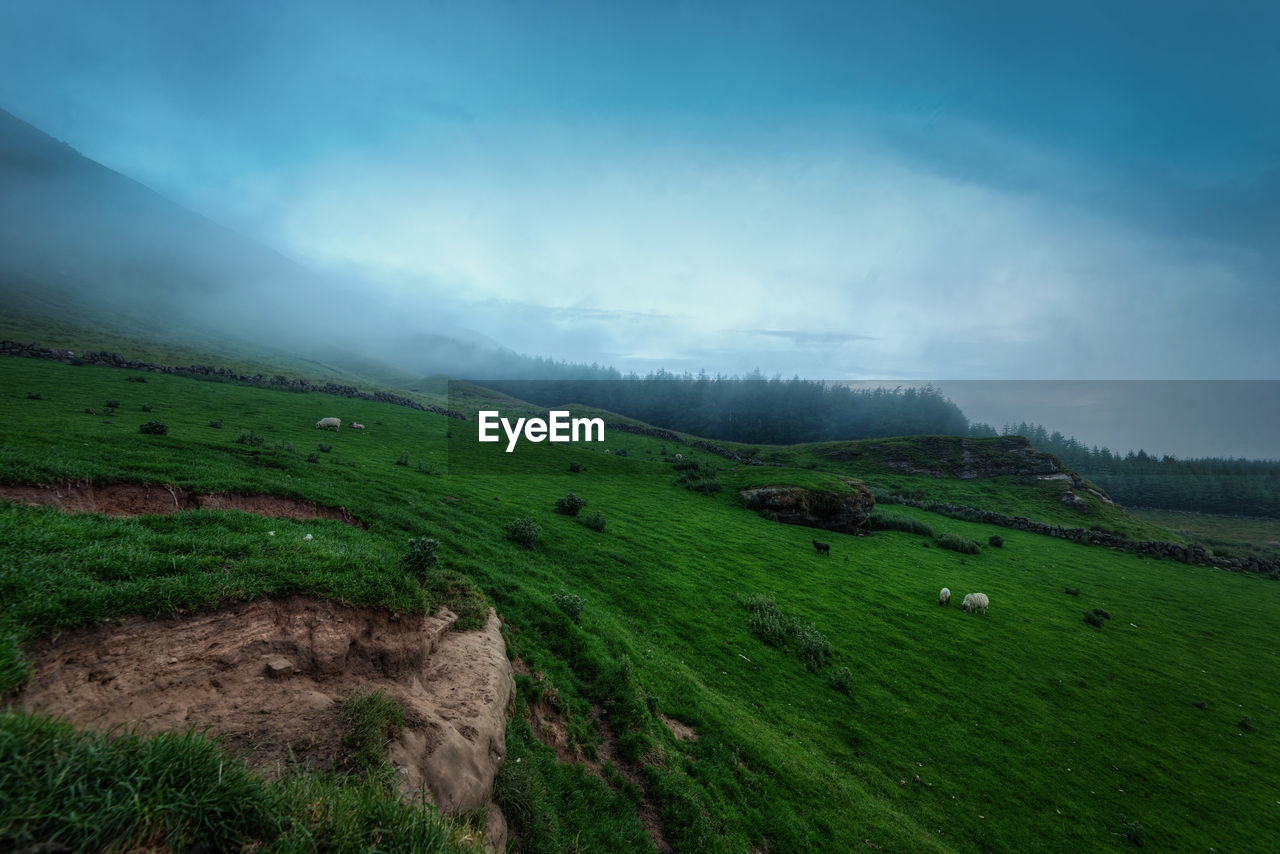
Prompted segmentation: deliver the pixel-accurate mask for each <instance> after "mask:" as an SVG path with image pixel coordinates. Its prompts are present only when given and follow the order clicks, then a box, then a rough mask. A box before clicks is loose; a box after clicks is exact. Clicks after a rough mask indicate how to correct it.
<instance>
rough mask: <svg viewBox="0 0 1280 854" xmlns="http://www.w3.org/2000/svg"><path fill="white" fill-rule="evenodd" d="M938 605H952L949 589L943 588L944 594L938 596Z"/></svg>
mask: <svg viewBox="0 0 1280 854" xmlns="http://www.w3.org/2000/svg"><path fill="white" fill-rule="evenodd" d="M938 604H939V605H950V604H951V591H950V590H948V589H947V588H945V587H944V588H942V592H940V593H939V594H938Z"/></svg>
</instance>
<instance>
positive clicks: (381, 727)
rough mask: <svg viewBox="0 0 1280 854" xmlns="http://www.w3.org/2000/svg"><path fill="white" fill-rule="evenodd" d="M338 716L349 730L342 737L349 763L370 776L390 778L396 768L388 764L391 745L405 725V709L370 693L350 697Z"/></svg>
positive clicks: (339, 709) (344, 702) (378, 693)
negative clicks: (388, 751) (399, 728)
mask: <svg viewBox="0 0 1280 854" xmlns="http://www.w3.org/2000/svg"><path fill="white" fill-rule="evenodd" d="M338 714H339V715H341V716H342V722H343V724H344V725H345V726H346V728H347V731H346V733H345V734H344V735H343V737H342V744H343V746H345V747H346V748H347V750H348V754H347V761H348V762H349V763H351V765H353V766H354V767H355V768H356V769H357V770H359V771H360V772H361V773H363V774H365V775H367V776H370V777H375V778H384V779H389V778H390V775H391V773H392V768H391V765H390V763H388V762H387V757H386V750H387V744H389V743H390V741H391V738H392V737H393V736H394V735H395V732H396V728H397V727H400V726H403V725H404V709H403V708H401V707H400V704H399V703H397V702H396V701H395V700H393V699H391V698H390V697H387V696H386V695H385V694H382V693H381V692H379V691H370V692H369V693H367V694H352V695H351V696H350V697H347V699H346V700H344V701H343V702H342V705H341V706H339V707H338Z"/></svg>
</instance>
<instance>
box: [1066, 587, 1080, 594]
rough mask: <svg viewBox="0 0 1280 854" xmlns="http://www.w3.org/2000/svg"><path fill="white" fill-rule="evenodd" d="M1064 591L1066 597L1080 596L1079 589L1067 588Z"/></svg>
mask: <svg viewBox="0 0 1280 854" xmlns="http://www.w3.org/2000/svg"><path fill="white" fill-rule="evenodd" d="M1066 590H1067V595H1068V596H1079V595H1080V588H1079V587H1068V588H1066Z"/></svg>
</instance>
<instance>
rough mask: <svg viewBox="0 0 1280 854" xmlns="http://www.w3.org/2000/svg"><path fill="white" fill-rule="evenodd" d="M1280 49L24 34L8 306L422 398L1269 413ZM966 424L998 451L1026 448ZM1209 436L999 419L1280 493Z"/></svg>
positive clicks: (1208, 44) (225, 8)
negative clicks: (1132, 385)
mask: <svg viewBox="0 0 1280 854" xmlns="http://www.w3.org/2000/svg"><path fill="white" fill-rule="evenodd" d="M1277 25H1280V11H1277V10H1276V9H1270V8H1262V7H1257V8H1252V7H1240V8H1237V9H1234V11H1232V12H1231V13H1228V12H1226V11H1223V10H1217V9H1214V10H1209V9H1204V10H1197V9H1191V8H1185V7H1183V6H1182V5H1179V6H1178V7H1177V8H1171V7H1168V6H1166V5H1163V4H1162V5H1159V6H1151V7H1149V8H1144V7H1142V6H1141V4H1139V5H1138V6H1135V7H1132V8H1131V7H1124V8H1121V9H1117V8H1116V7H1115V6H1114V5H1113V4H1103V3H1097V4H1094V3H1084V4H1071V5H1070V6H1068V7H1052V8H1050V7H1034V6H1033V7H1028V6H1026V5H1025V4H1024V5H1009V4H1003V3H979V4H965V5H964V6H956V5H955V4H950V3H942V2H917V3H909V4H895V5H894V6H893V7H892V8H891V9H888V8H886V9H879V10H877V9H870V8H865V7H861V6H859V5H857V4H845V3H819V2H803V3H797V4H787V6H786V7H785V9H784V7H781V6H778V5H776V4H766V3H754V2H746V3H708V4H696V5H693V6H690V5H685V4H667V3H658V4H652V5H650V4H646V5H644V6H643V7H639V6H637V7H632V8H625V7H618V6H616V5H610V4H606V5H605V6H600V5H598V4H579V3H569V2H552V3H548V4H538V5H537V6H533V5H528V4H519V3H506V2H488V0H480V2H467V3H461V2H441V3H432V4H420V3H408V2H405V3H388V4H378V7H377V9H376V10H366V11H359V10H356V9H354V8H352V7H349V6H346V5H345V4H337V3H327V2H308V3H302V2H280V3H272V4H256V3H247V2H230V3H226V4H219V5H218V6H217V8H214V7H210V6H202V5H195V6H192V5H189V4H172V3H163V2H158V0H153V1H152V2H147V0H123V2H120V3H113V4H109V5H103V4H97V3H89V2H63V3H43V2H36V0H14V2H10V3H7V4H5V6H4V8H3V9H0V108H2V109H5V110H8V111H10V112H11V113H13V114H14V115H15V116H17V117H19V118H20V119H22V120H25V121H28V122H31V123H32V124H33V125H34V126H35V127H36V128H39V131H43V132H44V133H47V134H49V135H50V136H51V137H52V139H49V138H45V137H43V136H42V135H41V134H40V133H39V132H37V131H35V130H34V129H31V128H27V127H26V126H24V125H22V124H21V123H18V122H16V120H14V121H9V120H8V119H7V118H6V119H5V120H4V122H3V124H4V130H5V133H4V134H0V145H3V146H4V148H3V149H2V151H3V154H4V159H3V161H0V181H2V182H3V189H4V193H3V195H0V224H3V229H2V230H0V267H2V268H3V270H4V271H5V272H6V274H7V276H8V277H9V282H10V286H11V287H19V286H21V287H23V288H26V289H27V292H29V293H37V294H39V293H40V292H42V291H44V290H48V292H49V293H54V292H57V293H64V294H70V295H72V297H73V298H74V299H76V300H84V301H88V302H89V303H91V304H94V305H101V306H103V307H104V310H105V309H106V308H120V309H122V310H134V311H142V312H144V313H145V314H146V315H147V316H149V317H151V318H153V319H155V318H164V322H165V323H167V324H170V325H171V326H172V327H173V328H175V329H181V328H190V329H193V330H208V331H211V332H215V333H218V334H224V335H235V336H238V337H240V338H243V339H246V340H266V341H270V342H271V343H272V344H273V345H275V346H280V347H285V348H288V349H291V350H295V351H297V352H299V353H303V354H309V355H310V356H312V357H315V358H320V359H324V358H328V357H329V356H330V354H345V355H349V356H352V357H358V358H365V359H372V360H376V361H379V362H383V363H386V364H388V365H391V366H394V367H395V368H397V369H399V370H402V371H404V372H406V373H408V374H411V375H422V374H429V373H434V372H437V371H443V372H448V373H451V374H454V375H472V376H479V375H484V374H486V373H487V374H492V375H508V376H516V375H525V374H526V372H528V371H531V370H533V369H534V368H536V367H537V366H536V365H532V364H531V363H530V362H529V361H528V360H524V359H520V358H516V354H525V355H528V356H534V357H547V358H551V359H557V360H564V361H570V362H575V363H583V364H593V363H595V364H600V365H608V366H613V367H616V368H618V369H619V370H621V371H624V372H625V371H639V372H642V373H643V372H646V371H650V370H655V369H665V370H671V371H685V370H687V371H694V372H696V371H699V370H706V371H708V372H710V373H713V374H715V373H724V374H745V373H747V372H750V371H753V370H756V369H759V370H760V371H762V372H763V373H764V374H765V375H775V374H777V375H782V376H792V375H800V376H806V377H812V378H819V379H832V380H862V379H870V378H881V377H893V378H899V379H898V380H895V381H904V382H912V381H922V380H926V379H929V378H937V377H953V378H954V377H961V378H965V379H981V380H1063V381H1070V380H1087V381H1097V380H1138V379H1143V380H1219V379H1231V380H1272V379H1276V366H1277V365H1278V364H1280V343H1278V339H1277V336H1276V335H1275V329H1276V328H1278V327H1280V298H1277V294H1276V290H1275V273H1276V270H1277V269H1280V244H1277V243H1276V241H1275V239H1274V236H1275V234H1277V233H1280V168H1278V167H1277V163H1276V161H1275V157H1274V154H1275V151H1277V150H1280V89H1278V88H1277V87H1275V86H1274V81H1275V80H1276V79H1280V45H1277V43H1276V41H1275V35H1274V34H1275V33H1276V32H1277V31H1280V26H1277ZM64 143H65V144H64ZM77 152H78V153H79V154H82V155H84V157H85V158H86V159H85V160H81V159H80V158H79V157H78V155H77ZM96 164H101V166H98V165H96ZM1187 388H1192V387H1191V386H1188V387H1187ZM1257 388H1261V389H1266V388H1272V387H1270V386H1259V387H1257ZM1024 390H1025V389H1024ZM960 394H961V393H960V392H956V395H957V398H956V399H957V402H960V403H961V406H962V408H964V409H965V411H966V413H967V414H968V415H969V416H970V417H971V418H974V419H977V420H986V421H991V422H992V423H996V424H997V426H999V422H1001V421H1002V420H1003V419H1004V417H1005V416H1004V415H1003V413H1004V412H1006V411H1011V410H1010V409H1008V408H1002V404H999V403H998V402H997V401H996V400H995V396H993V395H990V394H989V395H983V396H977V397H975V398H974V401H973V403H972V407H973V409H974V411H970V405H966V404H965V402H964V401H963V400H961V398H960V397H959V395H960ZM1264 395H1265V393H1264ZM1019 397H1021V398H1022V399H1023V403H1022V404H1017V403H1016V401H1017V400H1018V399H1019ZM1013 399H1014V400H1015V405H1014V407H1013V408H1016V407H1017V406H1018V405H1027V406H1029V405H1030V403H1031V399H1030V398H1027V397H1026V396H1025V395H1020V394H1014V395H1013ZM1068 399H1071V398H1069V397H1068ZM1211 399H1213V398H1211V397H1203V398H1197V397H1196V396H1194V395H1193V396H1191V397H1189V398H1182V399H1179V400H1177V401H1172V400H1164V399H1162V398H1160V397H1159V396H1155V397H1151V398H1149V399H1147V398H1144V400H1143V402H1142V404H1141V407H1139V406H1138V405H1137V404H1136V403H1134V402H1133V401H1129V400H1126V399H1125V396H1124V395H1120V396H1118V397H1115V398H1112V399H1109V400H1110V402H1109V403H1108V404H1107V405H1108V406H1110V407H1113V408H1114V411H1115V412H1116V413H1117V414H1116V416H1115V417H1114V418H1113V419H1112V421H1113V422H1114V425H1113V426H1105V427H1104V426H1103V425H1102V424H1101V423H1100V422H1090V421H1089V420H1087V419H1081V418H1076V409H1077V408H1078V407H1075V406H1065V407H1060V408H1059V409H1058V410H1056V411H1055V410H1053V409H1045V410H1043V411H1046V412H1048V413H1050V415H1049V416H1048V417H1043V418H1041V417H1039V416H1036V415H1034V414H1032V413H1031V412H1024V413H1019V414H1017V415H1010V416H1008V417H1009V419H1010V420H1039V421H1043V422H1044V423H1046V425H1047V426H1049V427H1050V428H1051V429H1060V430H1063V431H1064V432H1077V431H1076V429H1075V428H1072V427H1070V425H1071V424H1073V423H1079V424H1080V427H1079V430H1078V433H1077V435H1078V436H1079V438H1081V439H1082V440H1084V441H1087V442H1090V443H1098V444H1108V445H1111V446H1112V447H1115V448H1117V449H1121V448H1122V449H1126V450H1127V449H1128V448H1129V447H1147V448H1148V449H1149V450H1153V451H1156V452H1174V453H1179V454H1182V455H1188V454H1195V453H1198V452H1197V451H1195V450H1194V448H1196V447H1199V448H1203V449H1204V450H1203V452H1204V453H1223V454H1248V455H1265V456H1273V457H1274V456H1280V448H1273V450H1271V451H1270V452H1267V451H1266V450H1265V446H1266V442H1265V441H1264V440H1256V439H1254V438H1245V437H1243V436H1240V437H1235V438H1233V439H1231V441H1230V443H1228V445H1222V446H1219V445H1216V444H1215V445H1213V447H1212V448H1211V447H1210V442H1209V440H1208V439H1207V438H1205V436H1206V434H1205V433H1204V432H1203V430H1202V429H1201V428H1203V427H1204V426H1205V425H1212V424H1213V423H1214V422H1215V419H1216V418H1217V412H1218V411H1219V406H1220V404H1219V403H1217V402H1215V403H1212V404H1211V403H1210V402H1209V401H1210V400H1211ZM1214 400H1216V399H1214ZM1037 405H1039V404H1037ZM993 413H994V414H993ZM1151 413H1156V421H1152V422H1150V423H1148V422H1147V421H1146V420H1144V419H1145V416H1146V415H1147V414H1151ZM1245 413H1249V417H1250V418H1252V420H1253V423H1255V424H1260V425H1265V423H1266V422H1262V421H1259V420H1258V419H1261V418H1265V417H1270V416H1271V415H1274V410H1271V409H1266V408H1261V409H1258V408H1246V409H1244V410H1241V417H1242V418H1243V417H1244V414H1245ZM1180 424H1185V425H1191V426H1189V427H1188V430H1187V432H1186V433H1185V434H1178V433H1176V432H1175V433H1170V432H1168V431H1169V430H1175V431H1176V430H1177V427H1176V425H1180ZM1125 425H1128V426H1127V427H1125ZM1171 425H1172V426H1171ZM1091 431H1093V432H1096V433H1097V434H1100V435H1094V434H1093V432H1091ZM1198 431H1199V432H1198ZM1226 432H1228V431H1218V432H1217V434H1216V435H1218V436H1219V438H1222V440H1223V441H1226V439H1225V438H1224V437H1225V435H1226Z"/></svg>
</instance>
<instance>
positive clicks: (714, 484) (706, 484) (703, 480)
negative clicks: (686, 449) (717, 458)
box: [671, 460, 720, 495]
mask: <svg viewBox="0 0 1280 854" xmlns="http://www.w3.org/2000/svg"><path fill="white" fill-rule="evenodd" d="M671 465H672V468H674V469H675V470H676V471H678V472H680V475H679V476H678V477H677V478H676V483H677V484H678V485H680V486H683V487H684V488H685V489H688V490H692V491H693V492H701V493H705V494H707V495H710V494H711V493H713V492H719V491H720V478H719V477H718V476H717V474H718V470H717V469H716V467H715V466H713V465H711V464H710V463H702V462H698V461H697V460H676V461H675V462H674V463H672V464H671Z"/></svg>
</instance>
